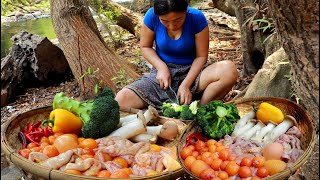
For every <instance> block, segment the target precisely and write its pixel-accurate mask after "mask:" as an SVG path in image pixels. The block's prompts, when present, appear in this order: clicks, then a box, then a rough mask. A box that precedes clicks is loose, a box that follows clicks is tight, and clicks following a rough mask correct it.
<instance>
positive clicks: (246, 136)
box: [239, 121, 266, 139]
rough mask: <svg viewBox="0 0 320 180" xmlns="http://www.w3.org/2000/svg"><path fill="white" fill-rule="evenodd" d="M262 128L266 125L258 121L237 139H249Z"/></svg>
mask: <svg viewBox="0 0 320 180" xmlns="http://www.w3.org/2000/svg"><path fill="white" fill-rule="evenodd" d="M264 126H266V125H265V124H263V123H262V122H260V121H258V123H257V124H256V125H255V126H253V127H252V128H250V129H249V130H247V131H246V132H245V133H242V134H240V136H239V137H242V138H244V139H250V138H251V137H252V136H253V135H254V134H255V133H256V132H257V131H258V130H260V129H261V128H263V127H264Z"/></svg>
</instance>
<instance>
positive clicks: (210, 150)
mask: <svg viewBox="0 0 320 180" xmlns="http://www.w3.org/2000/svg"><path fill="white" fill-rule="evenodd" d="M216 149H217V146H215V145H210V146H209V152H212V153H214V152H216Z"/></svg>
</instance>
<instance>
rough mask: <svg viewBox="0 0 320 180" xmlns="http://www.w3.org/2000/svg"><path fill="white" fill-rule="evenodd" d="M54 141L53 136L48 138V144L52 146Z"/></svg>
mask: <svg viewBox="0 0 320 180" xmlns="http://www.w3.org/2000/svg"><path fill="white" fill-rule="evenodd" d="M55 139H56V137H54V135H51V136H49V137H48V140H49V144H53V143H54V140H55Z"/></svg>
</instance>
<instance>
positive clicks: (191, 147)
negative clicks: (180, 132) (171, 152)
mask: <svg viewBox="0 0 320 180" xmlns="http://www.w3.org/2000/svg"><path fill="white" fill-rule="evenodd" d="M188 148H189V149H191V151H194V150H195V149H196V147H195V146H194V145H189V146H188Z"/></svg>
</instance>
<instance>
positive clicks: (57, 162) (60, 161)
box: [40, 150, 74, 169]
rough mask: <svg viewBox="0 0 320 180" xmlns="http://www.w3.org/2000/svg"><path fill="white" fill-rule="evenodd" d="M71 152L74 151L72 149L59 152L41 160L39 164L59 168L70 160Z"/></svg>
mask: <svg viewBox="0 0 320 180" xmlns="http://www.w3.org/2000/svg"><path fill="white" fill-rule="evenodd" d="M73 153H74V152H73V151H72V150H68V151H66V152H64V153H61V154H59V155H58V156H55V157H52V158H49V159H47V160H45V161H44V162H41V163H40V164H41V165H43V166H46V167H49V168H52V169H59V168H60V167H62V166H63V165H65V164H67V163H68V162H69V161H70V159H71V157H72V155H73Z"/></svg>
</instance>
